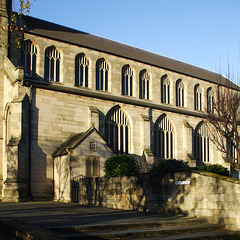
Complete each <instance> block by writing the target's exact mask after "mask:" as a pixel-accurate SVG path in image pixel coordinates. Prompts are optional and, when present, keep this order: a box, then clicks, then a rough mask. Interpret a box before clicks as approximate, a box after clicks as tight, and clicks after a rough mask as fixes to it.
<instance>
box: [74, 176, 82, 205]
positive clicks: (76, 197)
mask: <svg viewBox="0 0 240 240" xmlns="http://www.w3.org/2000/svg"><path fill="white" fill-rule="evenodd" d="M83 178H84V176H82V175H78V176H75V177H73V178H72V180H71V201H72V202H75V203H77V202H79V200H80V199H79V196H80V194H79V181H80V179H83Z"/></svg>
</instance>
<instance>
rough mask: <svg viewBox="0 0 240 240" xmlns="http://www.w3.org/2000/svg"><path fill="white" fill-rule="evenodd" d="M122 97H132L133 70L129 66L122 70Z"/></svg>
mask: <svg viewBox="0 0 240 240" xmlns="http://www.w3.org/2000/svg"><path fill="white" fill-rule="evenodd" d="M122 95H127V96H132V95H133V70H132V69H131V68H130V66H129V65H125V66H123V68H122Z"/></svg>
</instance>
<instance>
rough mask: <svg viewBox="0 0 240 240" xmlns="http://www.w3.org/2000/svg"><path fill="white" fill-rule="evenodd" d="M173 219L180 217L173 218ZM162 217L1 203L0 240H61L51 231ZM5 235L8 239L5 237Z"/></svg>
mask: <svg viewBox="0 0 240 240" xmlns="http://www.w3.org/2000/svg"><path fill="white" fill-rule="evenodd" d="M168 218H169V219H173V218H176V217H172V216H169V217H168ZM159 219H162V220H163V219H165V217H164V216H162V215H161V214H155V213H152V214H149V213H139V212H135V211H125V210H115V209H108V208H102V207H87V206H81V205H79V204H76V203H60V202H22V203H3V202H0V226H1V227H0V234H1V235H0V236H1V237H0V239H1V240H5V239H6V240H14V239H15V238H14V237H13V234H14V235H17V236H18V237H20V238H22V239H32V238H31V237H34V239H35V238H37V239H44V240H47V239H49V240H50V239H51V240H54V239H59V238H58V237H57V236H55V235H54V233H52V232H51V231H49V230H48V229H51V228H55V229H56V228H69V227H88V226H92V225H100V226H101V225H102V226H106V225H112V224H115V225H118V224H119V225H121V224H126V223H141V222H143V221H144V222H145V221H147V222H150V223H151V222H152V223H154V222H157V221H159ZM3 236H4V237H5V238H3Z"/></svg>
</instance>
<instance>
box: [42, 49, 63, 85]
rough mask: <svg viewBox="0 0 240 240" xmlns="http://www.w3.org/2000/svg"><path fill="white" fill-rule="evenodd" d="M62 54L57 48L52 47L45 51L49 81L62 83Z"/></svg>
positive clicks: (46, 77) (47, 78) (46, 71)
mask: <svg viewBox="0 0 240 240" xmlns="http://www.w3.org/2000/svg"><path fill="white" fill-rule="evenodd" d="M60 60H61V57H60V53H59V51H58V50H57V49H56V47H54V46H52V47H49V48H47V49H46V51H45V74H44V77H45V79H46V80H48V81H54V82H59V81H60Z"/></svg>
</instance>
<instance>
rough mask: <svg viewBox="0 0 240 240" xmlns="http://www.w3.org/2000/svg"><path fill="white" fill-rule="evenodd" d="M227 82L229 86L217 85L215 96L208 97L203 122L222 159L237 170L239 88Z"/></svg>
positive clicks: (239, 137) (239, 132) (239, 141)
mask: <svg viewBox="0 0 240 240" xmlns="http://www.w3.org/2000/svg"><path fill="white" fill-rule="evenodd" d="M229 83H230V84H231V87H229V86H219V87H218V92H217V93H216V95H215V97H214V98H212V99H208V106H207V115H206V119H205V124H206V126H207V129H208V134H209V138H210V139H211V141H212V142H213V144H214V145H215V146H216V148H217V149H218V150H220V151H221V152H222V153H224V155H225V157H224V160H225V161H226V162H229V163H230V165H231V166H232V167H234V168H235V169H238V170H239V169H240V162H239V153H240V152H239V143H240V116H239V110H240V107H239V104H240V92H239V90H240V88H239V87H238V86H237V85H235V86H234V87H232V86H233V85H234V84H233V83H232V82H229Z"/></svg>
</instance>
